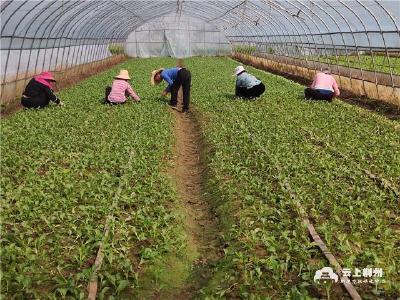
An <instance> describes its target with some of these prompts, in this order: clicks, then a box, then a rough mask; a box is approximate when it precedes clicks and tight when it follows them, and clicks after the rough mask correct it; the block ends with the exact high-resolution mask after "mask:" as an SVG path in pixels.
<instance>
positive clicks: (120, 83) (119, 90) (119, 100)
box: [105, 70, 140, 105]
mask: <svg viewBox="0 0 400 300" xmlns="http://www.w3.org/2000/svg"><path fill="white" fill-rule="evenodd" d="M130 79H131V78H130V77H129V72H128V71H127V70H120V72H119V74H118V75H117V76H115V77H114V81H113V83H112V87H106V98H105V102H106V103H108V104H112V105H115V104H124V103H126V98H127V97H129V96H131V97H132V99H133V101H136V102H139V101H140V97H139V96H138V95H137V94H136V92H135V91H134V90H133V89H132V87H131V85H130V84H129V82H128V80H130Z"/></svg>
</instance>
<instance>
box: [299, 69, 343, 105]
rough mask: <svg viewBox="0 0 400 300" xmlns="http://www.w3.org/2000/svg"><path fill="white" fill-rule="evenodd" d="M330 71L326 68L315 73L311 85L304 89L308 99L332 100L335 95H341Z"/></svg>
mask: <svg viewBox="0 0 400 300" xmlns="http://www.w3.org/2000/svg"><path fill="white" fill-rule="evenodd" d="M330 73H331V72H330V70H329V69H327V68H326V69H323V70H322V72H318V73H317V74H315V77H314V81H313V82H312V84H311V86H310V87H309V88H306V89H305V91H304V95H305V98H306V99H312V100H325V101H332V98H333V97H334V96H339V95H340V91H339V87H338V85H337V83H336V80H335V78H334V77H333V76H332V75H331V74H330Z"/></svg>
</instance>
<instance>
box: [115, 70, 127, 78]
mask: <svg viewBox="0 0 400 300" xmlns="http://www.w3.org/2000/svg"><path fill="white" fill-rule="evenodd" d="M114 78H118V79H125V80H130V79H131V78H130V77H129V72H128V71H127V70H120V71H119V74H118V75H117V76H115V77H114Z"/></svg>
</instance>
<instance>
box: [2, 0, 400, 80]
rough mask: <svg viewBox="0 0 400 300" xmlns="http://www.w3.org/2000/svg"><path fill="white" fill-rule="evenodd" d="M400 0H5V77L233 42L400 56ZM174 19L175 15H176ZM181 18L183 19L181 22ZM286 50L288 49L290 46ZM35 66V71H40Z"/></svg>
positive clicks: (281, 49)
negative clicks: (116, 46)
mask: <svg viewBox="0 0 400 300" xmlns="http://www.w3.org/2000/svg"><path fill="white" fill-rule="evenodd" d="M399 5H400V4H399V1H398V0H383V1H381V0H367V1H360V0H337V1H332V0H318V1H309V0H288V1H276V0H223V1H218V0H217V1H209V0H205V1H200V0H165V1H164V0H160V1H143V0H140V1H138V0H131V1H129V0H122V1H100V0H97V1H96V0H86V1H83V0H73V1H69V0H63V1H61V0H57V1H49V0H45V1H38V0H25V1H20V0H18V1H1V12H0V22H1V47H0V53H1V61H2V63H1V72H2V75H4V73H7V75H9V74H12V73H15V72H18V71H20V70H25V69H26V70H29V71H30V70H31V69H32V68H33V71H32V72H38V71H40V69H41V68H50V69H54V68H55V67H56V66H59V65H60V64H61V65H66V66H70V65H73V64H80V63H85V62H90V61H93V60H99V59H103V58H106V57H108V56H110V55H111V53H110V52H109V51H108V45H109V44H112V43H125V42H127V44H126V50H127V52H128V54H130V55H133V56H134V55H138V56H155V55H160V56H164V55H170V56H178V57H184V56H191V55H219V54H223V53H224V51H228V50H229V46H228V41H229V42H230V43H232V44H257V43H258V44H260V43H261V44H263V45H265V46H267V47H268V46H269V45H272V46H273V47H274V49H277V50H276V51H277V53H281V54H284V55H291V53H290V51H298V49H302V50H301V51H304V53H303V54H306V55H307V54H313V52H312V51H313V50H312V49H313V48H315V49H317V48H318V50H320V49H322V50H324V51H325V50H327V51H328V53H329V51H331V53H334V51H336V50H339V51H346V52H347V51H349V50H350V51H353V50H356V51H364V50H365V51H372V50H373V51H379V52H386V53H388V52H396V53H397V52H399V51H400V36H399V19H400V8H399ZM171 14H174V16H171ZM177 16H179V18H177ZM282 45H283V46H282ZM32 65H33V66H34V67H32Z"/></svg>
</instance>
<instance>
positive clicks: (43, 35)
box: [25, 1, 75, 77]
mask: <svg viewBox="0 0 400 300" xmlns="http://www.w3.org/2000/svg"><path fill="white" fill-rule="evenodd" d="M69 3H71V6H69V7H73V6H74V5H75V2H73V1H71V2H69ZM66 12H67V9H66V10H65V11H61V12H60V13H58V14H54V15H52V16H51V18H49V19H50V20H49V22H48V23H47V24H46V25H45V26H44V27H42V26H40V25H39V26H38V28H37V29H36V32H35V33H34V36H33V38H34V39H35V38H38V39H40V40H41V43H42V40H43V38H44V37H45V36H46V32H47V29H48V28H49V27H50V26H52V27H50V28H53V27H54V24H56V23H57V20H58V18H59V17H60V16H62V15H63V14H65V13H66ZM36 20H37V19H35V21H36ZM39 30H43V31H42V34H41V35H40V37H37V34H38V32H39ZM49 40H50V39H46V44H45V46H44V49H45V50H44V51H45V53H44V55H46V51H47V49H48V48H49V47H48V45H49ZM32 42H34V40H33V41H32ZM55 42H56V40H55V41H54V45H53V47H52V50H51V51H52V52H51V53H52V54H51V56H50V60H49V67H51V60H52V59H53V51H54V48H55V47H54V46H55ZM39 51H40V49H39ZM39 51H38V52H39ZM38 63H39V60H38V59H37V60H36V64H35V73H36V71H37V68H38ZM44 66H45V60H43V63H42V69H43V68H44ZM56 67H57V66H56ZM25 77H27V74H26V75H25Z"/></svg>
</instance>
